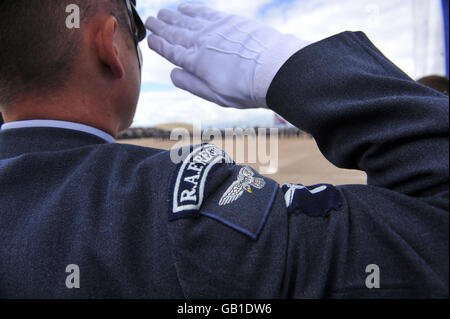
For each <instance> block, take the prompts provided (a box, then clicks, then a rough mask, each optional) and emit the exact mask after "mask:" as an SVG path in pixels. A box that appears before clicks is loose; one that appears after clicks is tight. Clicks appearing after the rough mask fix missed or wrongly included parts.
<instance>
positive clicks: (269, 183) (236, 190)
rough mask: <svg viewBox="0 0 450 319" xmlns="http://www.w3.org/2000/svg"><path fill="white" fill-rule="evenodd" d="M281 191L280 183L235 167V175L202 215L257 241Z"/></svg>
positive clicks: (201, 212)
mask: <svg viewBox="0 0 450 319" xmlns="http://www.w3.org/2000/svg"><path fill="white" fill-rule="evenodd" d="M279 189H280V186H279V185H278V183H276V182H275V181H273V180H271V179H268V178H263V177H262V176H260V175H259V174H258V173H257V172H256V171H254V170H253V169H252V168H250V167H248V166H244V167H242V166H235V167H234V172H233V174H232V175H231V176H230V177H229V178H228V179H227V180H226V181H225V182H224V183H222V185H220V186H219V187H218V188H217V189H216V190H215V192H214V193H213V194H211V195H210V196H209V197H208V199H207V200H206V201H205V203H204V204H203V206H202V207H201V210H200V214H201V215H204V216H207V217H209V218H211V219H214V220H216V221H218V222H220V223H222V224H224V225H226V226H228V227H230V228H232V229H234V230H237V231H239V232H241V233H243V234H244V235H247V236H249V237H250V238H251V239H257V237H258V235H259V233H260V232H261V230H262V229H263V227H264V224H265V222H266V220H267V217H268V215H269V213H270V211H271V209H272V206H273V203H274V201H275V198H276V195H277V193H278V190H279Z"/></svg>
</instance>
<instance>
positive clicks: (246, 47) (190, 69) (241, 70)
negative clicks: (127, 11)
mask: <svg viewBox="0 0 450 319" xmlns="http://www.w3.org/2000/svg"><path fill="white" fill-rule="evenodd" d="M146 26H147V28H148V29H150V31H152V32H153V33H152V34H151V35H150V36H149V37H148V43H149V46H150V48H151V49H153V50H154V51H156V52H157V53H158V54H160V55H161V56H163V57H164V58H166V59H168V60H169V61H170V62H172V63H173V64H175V65H177V66H179V67H181V68H182V69H178V68H177V69H175V70H173V72H172V75H171V77H172V81H173V83H174V85H175V86H176V87H178V88H181V89H184V90H186V91H189V92H191V93H193V94H195V95H197V96H199V97H201V98H204V99H206V100H209V101H211V102H214V103H216V104H219V105H221V106H227V107H235V108H257V107H267V103H266V95H267V91H268V90H269V87H270V84H271V83H272V80H273V78H274V77H275V75H276V74H277V72H278V71H279V69H280V68H281V67H282V65H283V64H284V63H285V62H286V61H287V60H288V59H289V58H290V57H291V56H292V55H293V54H294V53H296V52H297V51H298V50H300V49H302V48H303V47H305V46H307V45H308V44H309V43H307V42H305V41H302V40H299V39H298V38H296V37H294V36H291V35H284V34H281V33H280V32H278V31H276V30H274V29H273V28H271V27H268V26H266V25H264V24H262V23H260V22H258V21H255V20H250V19H247V18H244V17H240V16H236V15H229V14H226V13H223V12H219V11H215V10H212V9H209V8H207V7H203V6H198V5H189V4H181V5H180V6H179V7H178V11H171V10H167V9H162V10H161V11H160V12H159V14H158V18H154V17H149V18H148V20H147V22H146Z"/></svg>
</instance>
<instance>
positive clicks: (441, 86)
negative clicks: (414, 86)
mask: <svg viewBox="0 0 450 319" xmlns="http://www.w3.org/2000/svg"><path fill="white" fill-rule="evenodd" d="M417 82H419V83H420V84H423V85H426V86H428V87H430V88H432V89H435V90H437V91H439V92H441V93H444V94H445V95H448V85H449V83H448V78H446V77H444V76H440V75H430V76H425V77H423V78H420V79H419V80H417Z"/></svg>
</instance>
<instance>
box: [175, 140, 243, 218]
mask: <svg viewBox="0 0 450 319" xmlns="http://www.w3.org/2000/svg"><path fill="white" fill-rule="evenodd" d="M229 164H233V165H234V161H233V159H232V158H231V157H230V156H229V155H228V154H227V153H225V151H223V150H221V149H220V148H219V147H217V146H215V145H213V144H202V145H197V146H193V147H191V152H190V154H189V155H188V156H187V157H186V158H185V159H184V160H183V161H182V162H181V163H180V164H178V167H177V168H176V170H175V173H174V175H173V178H172V183H171V186H170V191H169V201H170V202H171V205H169V207H170V212H169V219H170V220H173V219H177V218H182V217H198V215H199V209H200V207H201V205H202V203H203V200H204V198H205V196H206V184H207V183H210V177H211V176H212V175H213V174H212V173H213V172H216V171H217V168H218V167H223V166H224V165H225V166H230V165H229ZM217 173H218V174H214V175H216V176H215V177H216V178H215V179H216V180H217V181H220V180H224V179H226V177H227V176H229V175H230V174H231V173H232V172H231V170H222V171H221V172H217ZM213 184H214V183H213ZM212 188H214V187H212Z"/></svg>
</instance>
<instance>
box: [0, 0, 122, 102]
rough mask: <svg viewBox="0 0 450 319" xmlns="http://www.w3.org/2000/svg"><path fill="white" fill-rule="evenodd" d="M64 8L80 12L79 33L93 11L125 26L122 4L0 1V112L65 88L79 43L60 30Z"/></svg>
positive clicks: (75, 34) (72, 32) (74, 32)
mask: <svg viewBox="0 0 450 319" xmlns="http://www.w3.org/2000/svg"><path fill="white" fill-rule="evenodd" d="M70 4H76V5H78V7H79V8H80V13H81V17H80V20H81V28H83V23H85V22H86V21H87V20H88V19H89V17H90V16H92V15H93V13H95V12H96V11H97V10H107V12H108V13H110V14H111V15H114V16H116V18H117V20H118V21H120V22H124V23H120V24H121V25H123V26H128V22H127V17H126V11H125V10H126V7H125V4H124V1H122V0H57V1H55V0H0V43H1V47H0V108H4V109H7V108H8V107H9V106H11V105H12V104H14V103H16V102H17V101H20V100H21V99H22V98H23V97H24V96H26V95H29V94H45V93H48V92H53V91H55V90H58V89H61V88H62V87H64V85H66V82H67V79H68V77H69V75H70V74H71V71H72V70H73V68H74V66H75V65H76V61H77V56H78V50H79V46H78V44H79V41H80V38H81V32H80V29H77V28H68V27H67V26H66V19H67V17H68V15H69V13H67V12H66V8H67V6H68V5H70Z"/></svg>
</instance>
